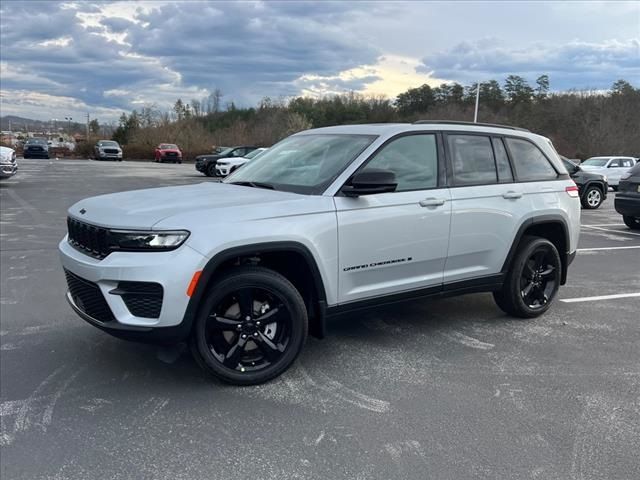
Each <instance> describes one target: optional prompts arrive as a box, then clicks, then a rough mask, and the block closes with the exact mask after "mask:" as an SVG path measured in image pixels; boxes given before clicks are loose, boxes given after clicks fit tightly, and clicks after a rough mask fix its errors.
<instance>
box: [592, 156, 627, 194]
mask: <svg viewBox="0 0 640 480" xmlns="http://www.w3.org/2000/svg"><path fill="white" fill-rule="evenodd" d="M635 164H636V159H635V158H634V157H616V156H613V157H591V158H587V159H586V160H585V161H584V162H582V163H581V164H580V168H581V169H582V170H584V171H585V172H589V173H599V174H600V175H604V176H606V177H607V182H608V183H609V186H610V187H611V188H613V189H614V190H616V191H617V190H618V183H620V177H622V176H623V175H624V174H625V173H627V172H628V171H629V170H631V167H633V166H634V165H635Z"/></svg>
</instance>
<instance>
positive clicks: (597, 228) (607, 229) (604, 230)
mask: <svg viewBox="0 0 640 480" xmlns="http://www.w3.org/2000/svg"><path fill="white" fill-rule="evenodd" d="M582 226H583V227H587V228H592V229H594V230H602V231H603V232H613V233H622V234H624V235H637V236H639V237H640V233H635V232H628V231H625V230H612V229H610V228H601V227H594V226H593V225H582Z"/></svg>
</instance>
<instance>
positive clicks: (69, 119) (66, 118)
mask: <svg viewBox="0 0 640 480" xmlns="http://www.w3.org/2000/svg"><path fill="white" fill-rule="evenodd" d="M64 119H65V120H66V121H67V122H68V128H67V130H68V133H69V137H71V120H73V118H71V117H64Z"/></svg>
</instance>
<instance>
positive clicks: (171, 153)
mask: <svg viewBox="0 0 640 480" xmlns="http://www.w3.org/2000/svg"><path fill="white" fill-rule="evenodd" d="M164 156H165V157H177V156H178V154H177V153H176V152H165V153H164Z"/></svg>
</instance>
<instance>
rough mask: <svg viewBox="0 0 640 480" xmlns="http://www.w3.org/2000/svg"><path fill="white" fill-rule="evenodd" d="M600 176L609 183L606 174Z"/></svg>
mask: <svg viewBox="0 0 640 480" xmlns="http://www.w3.org/2000/svg"><path fill="white" fill-rule="evenodd" d="M602 178H603V179H604V181H605V182H607V183H609V179H608V178H607V176H606V175H602Z"/></svg>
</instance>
